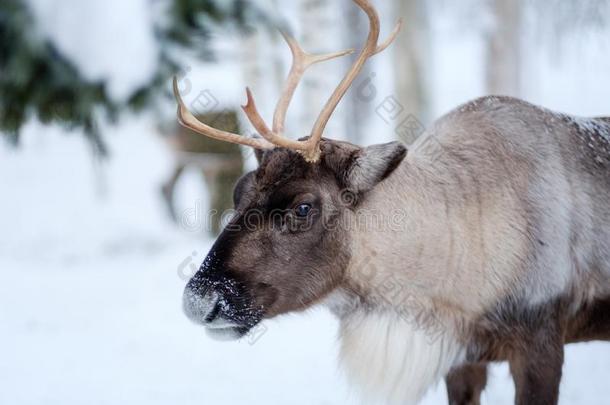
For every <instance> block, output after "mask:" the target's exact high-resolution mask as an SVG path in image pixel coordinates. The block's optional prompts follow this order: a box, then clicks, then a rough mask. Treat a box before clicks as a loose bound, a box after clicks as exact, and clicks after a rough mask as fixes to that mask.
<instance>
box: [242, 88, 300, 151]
mask: <svg viewBox="0 0 610 405" xmlns="http://www.w3.org/2000/svg"><path fill="white" fill-rule="evenodd" d="M246 94H247V95H248V102H247V104H246V105H244V106H242V107H241V108H243V110H244V112H245V113H246V115H247V116H248V119H249V120H250V123H252V126H254V129H256V130H257V131H258V133H259V134H261V135H262V137H263V138H265V140H266V141H268V142H270V143H271V144H272V145H274V146H282V147H284V148H289V149H296V150H300V151H303V150H305V149H306V148H307V145H306V144H305V142H301V141H293V140H292V139H288V138H286V137H284V136H281V135H278V134H277V133H275V132H274V131H272V130H270V129H269V127H268V126H267V124H266V123H265V121H264V120H263V119H262V118H261V115H260V114H259V112H258V109H257V108H256V103H255V102H254V96H253V95H252V92H251V91H250V89H249V88H246Z"/></svg>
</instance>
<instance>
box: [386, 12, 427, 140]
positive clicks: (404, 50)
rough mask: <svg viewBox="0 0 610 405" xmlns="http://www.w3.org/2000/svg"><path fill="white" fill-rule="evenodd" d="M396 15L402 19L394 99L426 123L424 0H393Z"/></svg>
mask: <svg viewBox="0 0 610 405" xmlns="http://www.w3.org/2000/svg"><path fill="white" fill-rule="evenodd" d="M395 7H396V10H397V11H396V12H397V14H398V15H399V16H400V17H402V18H403V21H404V22H405V23H404V25H403V31H402V32H401V34H400V35H399V36H398V39H397V41H396V47H395V50H394V55H395V64H394V65H395V69H396V70H395V86H396V93H397V98H398V101H399V102H400V104H401V107H402V108H403V110H404V113H405V114H406V115H409V116H411V118H412V119H415V120H417V121H419V122H421V123H422V124H423V125H427V124H428V123H429V122H430V92H429V89H430V86H429V85H428V77H427V72H428V71H430V70H431V62H432V61H431V57H430V46H431V43H430V30H429V23H428V16H427V13H426V6H425V1H424V0H396V1H395ZM418 134H419V132H418V131H409V135H408V136H407V138H408V139H402V140H403V141H404V142H406V143H412V142H413V141H415V138H416V137H417V136H418Z"/></svg>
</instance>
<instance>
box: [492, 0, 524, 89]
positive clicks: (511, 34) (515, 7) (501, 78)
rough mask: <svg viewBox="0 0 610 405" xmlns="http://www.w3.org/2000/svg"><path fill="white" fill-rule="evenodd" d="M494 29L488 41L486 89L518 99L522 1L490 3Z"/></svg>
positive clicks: (506, 0)
mask: <svg viewBox="0 0 610 405" xmlns="http://www.w3.org/2000/svg"><path fill="white" fill-rule="evenodd" d="M490 2H491V4H490V7H491V13H492V15H493V20H494V21H493V27H492V29H491V32H490V33H489V35H488V38H487V55H486V58H487V60H486V67H485V68H486V89H487V92H488V93H489V94H500V95H507V96H514V97H518V96H519V95H520V92H521V77H520V70H521V43H520V29H521V17H522V16H521V1H520V0H490Z"/></svg>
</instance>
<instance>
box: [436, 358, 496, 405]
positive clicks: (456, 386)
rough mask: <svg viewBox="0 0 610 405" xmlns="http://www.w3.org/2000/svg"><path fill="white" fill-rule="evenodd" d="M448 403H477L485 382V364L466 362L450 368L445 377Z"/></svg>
mask: <svg viewBox="0 0 610 405" xmlns="http://www.w3.org/2000/svg"><path fill="white" fill-rule="evenodd" d="M445 382H446V384H447V395H448V397H449V405H479V404H480V403H481V392H482V391H483V389H484V388H485V385H486V384H487V364H486V363H477V364H467V365H465V366H462V367H459V368H456V369H454V370H452V371H451V372H450V373H449V374H448V375H447V377H446V378H445Z"/></svg>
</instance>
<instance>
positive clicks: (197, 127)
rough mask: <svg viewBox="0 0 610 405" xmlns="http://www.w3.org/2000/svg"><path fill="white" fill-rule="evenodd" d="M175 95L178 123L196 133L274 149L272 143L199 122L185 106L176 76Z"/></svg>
mask: <svg viewBox="0 0 610 405" xmlns="http://www.w3.org/2000/svg"><path fill="white" fill-rule="evenodd" d="M174 95H175V96H176V101H177V102H178V122H179V123H180V124H181V125H182V126H184V127H186V128H188V129H191V130H193V131H195V132H198V133H200V134H202V135H205V136H209V137H210V138H214V139H218V140H219V141H226V142H231V143H236V144H239V145H246V146H251V147H253V148H256V149H271V148H273V147H274V145H273V144H272V143H269V142H268V141H266V140H265V139H254V138H246V137H244V136H241V135H238V134H234V133H231V132H226V131H221V130H219V129H216V128H212V127H210V126H208V125H206V124H204V123H203V122H201V121H199V120H198V119H197V118H195V116H194V115H193V114H191V112H190V111H189V110H188V108H186V106H185V105H184V101H182V97H181V96H180V91H179V90H178V79H177V78H176V77H175V76H174Z"/></svg>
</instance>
